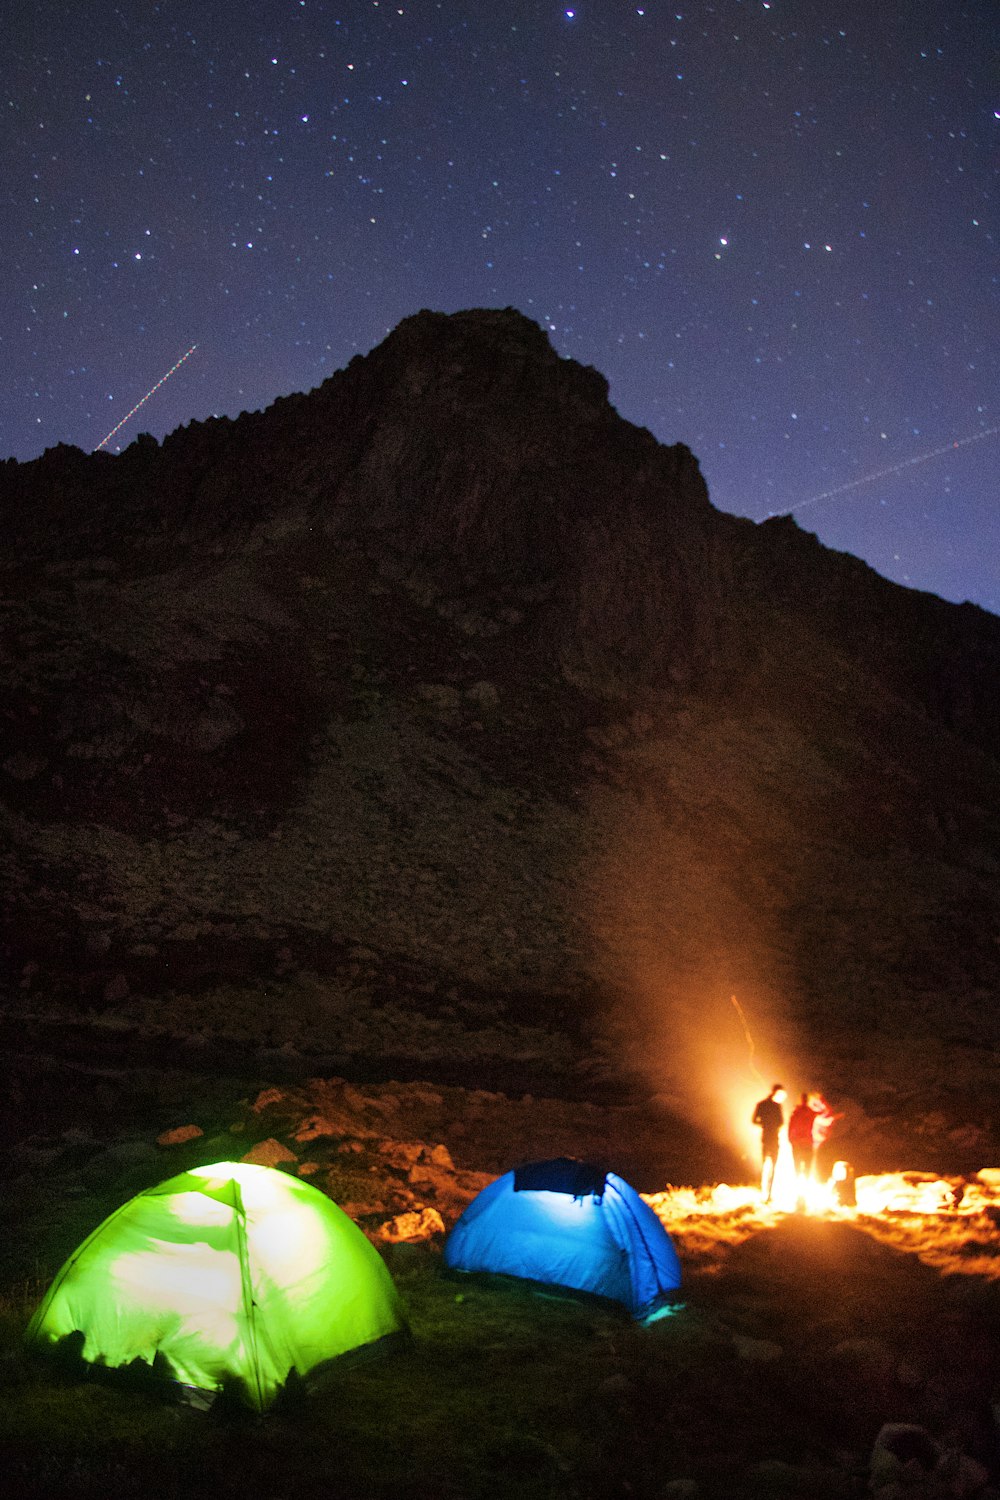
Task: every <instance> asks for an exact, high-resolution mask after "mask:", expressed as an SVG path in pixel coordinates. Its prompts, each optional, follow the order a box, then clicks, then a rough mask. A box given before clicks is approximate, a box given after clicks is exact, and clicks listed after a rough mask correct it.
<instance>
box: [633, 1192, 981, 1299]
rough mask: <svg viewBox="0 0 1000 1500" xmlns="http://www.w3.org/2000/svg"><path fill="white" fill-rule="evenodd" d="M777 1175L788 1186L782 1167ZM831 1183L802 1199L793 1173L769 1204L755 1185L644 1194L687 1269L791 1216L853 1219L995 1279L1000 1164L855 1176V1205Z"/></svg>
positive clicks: (934, 1258)
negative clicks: (950, 1173)
mask: <svg viewBox="0 0 1000 1500" xmlns="http://www.w3.org/2000/svg"><path fill="white" fill-rule="evenodd" d="M779 1166H780V1164H779ZM782 1180H783V1182H784V1183H786V1184H787V1181H788V1178H787V1176H786V1175H785V1172H784V1170H783V1171H782ZM835 1188H836V1180H835V1179H832V1180H828V1181H827V1182H824V1183H820V1182H815V1183H812V1184H810V1186H809V1190H808V1192H807V1194H806V1198H805V1201H804V1202H803V1200H802V1198H801V1197H800V1196H799V1195H798V1190H797V1187H796V1184H795V1181H794V1174H792V1177H791V1190H790V1192H789V1191H788V1190H787V1187H783V1188H782V1189H781V1191H779V1190H777V1189H776V1191H775V1195H774V1197H773V1198H772V1201H771V1202H770V1203H766V1202H764V1201H763V1199H762V1197H761V1191H760V1187H759V1185H758V1184H756V1183H753V1184H750V1183H748V1184H745V1185H739V1184H736V1185H733V1184H729V1183H718V1184H715V1185H708V1186H703V1187H666V1188H664V1190H663V1191H662V1192H658V1193H651V1194H647V1195H644V1196H645V1198H646V1202H647V1203H648V1204H649V1206H650V1207H651V1208H652V1209H653V1212H654V1213H655V1214H656V1215H657V1217H658V1218H659V1219H660V1220H661V1222H662V1223H663V1225H664V1226H665V1228H666V1229H667V1231H668V1233H669V1234H670V1235H671V1236H672V1237H673V1238H675V1239H676V1240H677V1242H678V1244H680V1245H681V1246H683V1254H684V1257H685V1260H686V1262H687V1264H688V1265H689V1266H690V1265H691V1264H692V1263H700V1264H701V1266H702V1268H703V1269H713V1268H715V1269H717V1268H718V1267H719V1265H720V1261H719V1255H720V1252H722V1251H723V1250H724V1249H725V1247H726V1246H729V1247H732V1246H734V1245H736V1244H739V1243H740V1242H741V1241H743V1240H745V1239H748V1238H749V1237H750V1236H751V1235H753V1234H759V1233H760V1232H761V1231H762V1230H767V1229H769V1228H774V1227H775V1226H777V1225H778V1224H779V1223H781V1222H782V1221H788V1220H789V1218H790V1216H796V1217H799V1218H810V1219H814V1220H822V1219H826V1220H829V1221H831V1222H841V1223H848V1224H853V1225H854V1226H855V1227H856V1228H858V1229H860V1230H863V1231H864V1232H866V1233H867V1234H870V1235H871V1236H872V1237H873V1238H874V1239H877V1240H881V1241H882V1242H883V1243H885V1244H889V1245H893V1246H895V1248H897V1249H899V1250H904V1251H906V1252H908V1253H909V1254H913V1255H916V1256H917V1257H918V1258H919V1259H920V1260H922V1261H924V1262H926V1263H927V1264H928V1265H932V1266H934V1267H935V1268H936V1269H938V1270H939V1271H943V1272H946V1273H951V1274H962V1275H974V1276H980V1277H984V1278H986V1279H988V1280H1000V1254H998V1249H1000V1245H998V1240H997V1227H998V1225H1000V1167H983V1168H980V1170H979V1171H977V1172H974V1173H970V1174H968V1175H967V1176H964V1177H939V1176H936V1175H935V1174H934V1173H932V1172H905V1171H904V1172H883V1173H878V1174H872V1175H865V1176H861V1177H858V1178H857V1179H856V1182H855V1183H854V1188H855V1196H856V1199H857V1202H856V1204H854V1205H845V1204H843V1203H841V1202H839V1201H838V1200H837V1196H836V1192H835Z"/></svg>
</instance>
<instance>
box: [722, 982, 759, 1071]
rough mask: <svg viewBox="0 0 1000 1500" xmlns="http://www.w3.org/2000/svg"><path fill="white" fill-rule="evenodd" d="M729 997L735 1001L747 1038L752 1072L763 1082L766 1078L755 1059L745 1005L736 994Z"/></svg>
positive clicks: (734, 1005)
mask: <svg viewBox="0 0 1000 1500" xmlns="http://www.w3.org/2000/svg"><path fill="white" fill-rule="evenodd" d="M729 998H730V1000H731V1001H732V1003H733V1007H734V1009H735V1011H736V1014H737V1015H738V1016H739V1018H740V1025H741V1026H742V1027H743V1035H744V1036H745V1037H746V1039H747V1050H748V1054H749V1056H748V1059H747V1061H748V1065H749V1068H750V1072H751V1073H752V1074H753V1076H754V1077H755V1078H756V1080H757V1082H758V1083H760V1084H763V1082H764V1079H763V1077H762V1075H761V1071H760V1069H759V1068H758V1066H757V1064H756V1062H755V1061H754V1053H755V1052H756V1048H755V1046H754V1040H753V1037H752V1036H751V1035H750V1027H749V1026H748V1025H747V1018H746V1016H745V1015H744V1014H743V1007H742V1005H741V1004H740V1002H739V1001H738V1000H737V998H736V996H735V995H730V997H729Z"/></svg>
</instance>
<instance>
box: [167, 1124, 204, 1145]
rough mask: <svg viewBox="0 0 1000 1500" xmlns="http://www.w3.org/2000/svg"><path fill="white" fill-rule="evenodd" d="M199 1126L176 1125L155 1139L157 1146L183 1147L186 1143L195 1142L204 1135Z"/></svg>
mask: <svg viewBox="0 0 1000 1500" xmlns="http://www.w3.org/2000/svg"><path fill="white" fill-rule="evenodd" d="M204 1134H205V1132H204V1131H203V1130H202V1128H201V1126H200V1125H177V1126H175V1128H174V1129H173V1130H164V1131H163V1133H162V1134H161V1135H158V1136H157V1137H156V1144H157V1145H158V1146H183V1145H184V1144H185V1142H187V1141H196V1140H197V1139H198V1137H199V1136H202V1135H204Z"/></svg>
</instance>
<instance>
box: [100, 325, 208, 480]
mask: <svg viewBox="0 0 1000 1500" xmlns="http://www.w3.org/2000/svg"><path fill="white" fill-rule="evenodd" d="M197 347H198V345H197V344H192V345H191V347H190V349H188V351H187V353H186V354H182V355H181V357H180V359H179V360H178V361H177V363H176V364H175V365H171V366H170V369H169V370H168V371H167V373H166V374H165V375H161V376H160V378H159V380H158V381H157V382H156V384H155V385H154V386H150V388H149V390H148V391H147V392H146V394H145V395H144V396H143V398H142V400H141V401H137V402H136V403H135V405H134V406H133V408H132V410H131V411H128V412H126V413H125V415H124V416H123V417H122V419H121V421H120V422H119V423H118V425H117V426H116V427H112V429H111V431H110V432H109V433H108V435H107V437H102V438H101V441H100V442H99V443H98V445H97V447H96V448H95V449H94V452H95V453H97V452H98V450H99V449H101V448H103V447H104V444H105V443H108V442H110V441H111V439H112V438H113V437H114V435H115V433H116V432H118V431H119V430H120V429H121V428H122V427H124V426H125V423H126V422H127V421H128V420H129V418H130V417H134V416H135V414H136V412H137V411H138V410H139V408H140V406H145V404H146V402H147V401H148V400H149V398H150V396H155V394H156V392H157V391H158V390H159V389H160V386H161V385H162V384H163V382H164V381H165V380H169V379H170V377H171V375H172V374H173V373H174V371H175V370H179V369H180V367H181V365H182V364H183V363H184V361H185V360H186V359H190V357H191V355H192V354H193V353H194V351H195V350H196V349H197Z"/></svg>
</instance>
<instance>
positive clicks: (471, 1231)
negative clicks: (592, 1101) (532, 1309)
mask: <svg viewBox="0 0 1000 1500" xmlns="http://www.w3.org/2000/svg"><path fill="white" fill-rule="evenodd" d="M444 1258H445V1263H446V1264H447V1265H448V1266H450V1267H451V1268H452V1269H453V1270H456V1271H487V1272H492V1273H500V1274H503V1275H506V1276H519V1277H523V1278H525V1279H526V1280H528V1281H539V1282H544V1283H546V1284H548V1285H551V1286H563V1287H571V1288H573V1289H574V1290H575V1291H580V1292H592V1293H594V1294H595V1295H597V1296H600V1297H610V1298H613V1299H614V1300H615V1301H617V1302H623V1303H624V1304H625V1306H626V1307H627V1308H628V1310H629V1312H630V1313H631V1314H632V1316H633V1317H636V1318H648V1317H650V1316H651V1315H652V1314H653V1313H654V1312H656V1311H657V1310H658V1309H661V1308H663V1307H664V1306H666V1305H668V1304H669V1303H671V1302H673V1301H675V1300H676V1294H677V1289H678V1288H679V1286H680V1283H681V1268H680V1262H679V1261H678V1259H677V1254H676V1252H675V1250H674V1247H673V1245H672V1244H671V1242H670V1237H669V1235H668V1234H667V1232H666V1230H665V1229H664V1227H663V1225H662V1224H661V1223H660V1221H659V1219H658V1218H657V1217H656V1215H655V1214H654V1213H653V1210H652V1209H651V1208H650V1207H649V1205H648V1204H646V1203H644V1202H643V1201H642V1199H641V1198H640V1197H639V1194H638V1193H637V1192H636V1191H635V1188H633V1187H630V1186H629V1184H628V1183H627V1182H624V1181H623V1180H622V1178H621V1177H617V1176H616V1175H615V1174H614V1172H608V1173H604V1172H602V1171H600V1170H599V1169H597V1168H594V1167H592V1166H590V1165H589V1164H587V1163H584V1162H576V1161H573V1160H572V1159H570V1158H566V1157H561V1158H557V1159H556V1160H554V1161H551V1162H531V1163H529V1164H527V1165H526V1166H524V1167H520V1168H518V1169H517V1171H516V1172H507V1173H506V1174H505V1175H504V1176H503V1177H498V1178H497V1179H496V1181H495V1182H491V1183H490V1184H489V1186H488V1187H485V1188H484V1189H483V1191H482V1192H481V1193H480V1194H479V1195H478V1197H476V1198H474V1199H473V1200H472V1202H471V1203H470V1204H469V1206H468V1208H467V1209H466V1210H465V1212H464V1213H463V1214H462V1216H461V1218H460V1219H459V1220H458V1222H457V1223H456V1224H455V1226H454V1228H453V1229H452V1231H451V1233H450V1234H449V1236H448V1238H447V1240H446V1241H445V1247H444Z"/></svg>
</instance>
